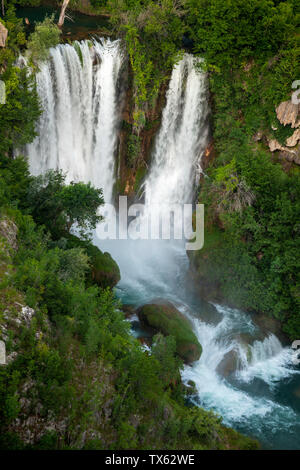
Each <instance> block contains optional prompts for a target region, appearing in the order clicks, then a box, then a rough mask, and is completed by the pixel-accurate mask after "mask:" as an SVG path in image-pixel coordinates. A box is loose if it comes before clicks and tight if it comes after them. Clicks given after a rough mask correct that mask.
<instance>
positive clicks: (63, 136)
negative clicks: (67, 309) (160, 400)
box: [27, 40, 300, 448]
mask: <svg viewBox="0 0 300 470" xmlns="http://www.w3.org/2000/svg"><path fill="white" fill-rule="evenodd" d="M123 63H124V56H123V53H122V48H121V44H120V42H119V41H109V40H107V41H103V40H101V41H100V40H94V41H92V42H90V41H82V42H80V43H79V42H76V43H75V45H74V46H71V45H60V46H58V47H56V48H54V49H51V51H50V59H49V61H47V62H45V63H43V64H42V65H41V67H40V72H39V73H38V74H37V90H38V93H39V96H40V99H41V102H42V106H43V109H44V112H43V114H42V116H41V118H40V121H39V124H38V129H37V131H38V132H39V137H37V138H36V139H35V141H34V142H33V143H32V144H31V145H29V146H28V147H27V153H28V156H29V163H30V170H31V172H32V173H33V174H39V173H43V172H44V171H46V170H47V169H49V168H60V169H62V170H63V171H65V172H66V173H67V176H68V180H69V181H72V180H74V181H79V180H80V181H85V182H88V181H90V182H91V183H92V184H94V185H95V186H97V187H102V188H103V190H104V197H105V200H106V202H110V201H111V200H112V194H113V187H114V183H115V154H116V148H117V142H118V130H119V127H120V116H121V101H122V100H121V92H120V89H121V74H122V65H123ZM198 65H199V62H198V61H197V60H196V59H195V58H194V57H193V56H192V55H190V54H185V55H184V57H183V58H182V60H181V61H180V62H179V63H178V64H177V65H175V67H174V70H173V72H172V76H171V79H170V83H169V88H168V91H167V96H166V106H165V109H164V110H163V114H162V122H161V127H160V130H159V132H158V134H157V136H156V139H155V143H154V148H153V152H152V163H151V167H150V170H149V173H148V176H147V178H146V180H145V182H144V184H143V188H142V192H143V199H144V201H145V213H144V214H143V216H145V215H147V214H148V215H149V213H151V211H153V210H154V211H156V212H158V213H159V214H160V215H162V216H163V215H164V210H165V208H166V207H167V208H168V207H170V206H171V205H172V204H184V203H191V202H193V199H194V196H195V189H196V187H197V184H198V180H199V175H200V174H201V158H202V155H203V152H204V150H205V148H206V145H207V143H208V134H209V125H208V118H209V107H208V86H207V78H206V76H205V74H203V73H201V72H200V71H199V67H198ZM153 207H154V209H153ZM174 223H176V220H175V222H174ZM94 242H95V243H96V244H98V245H99V247H100V248H101V249H102V250H106V251H109V252H110V253H111V254H112V256H113V257H114V258H115V259H116V261H117V262H118V264H119V266H120V270H121V277H122V278H121V281H120V283H119V284H118V286H117V293H118V295H119V297H120V298H121V299H122V300H123V301H124V303H128V304H133V305H136V306H138V305H141V304H144V303H146V302H151V301H152V300H153V299H155V298H158V297H160V298H164V299H166V300H169V301H171V302H173V303H174V304H175V305H176V307H177V308H178V309H179V310H181V311H182V313H184V314H185V315H186V316H187V317H188V318H189V319H190V321H191V322H192V325H193V328H194V331H195V333H196V335H197V337H198V339H199V341H200V343H201V345H202V347H203V353H202V356H201V358H200V360H199V361H197V362H195V363H194V364H192V365H191V366H185V367H184V370H183V372H182V378H183V380H184V381H185V382H186V383H187V382H188V381H189V380H193V381H194V382H195V384H196V388H197V394H196V395H195V396H194V397H192V400H193V402H194V403H195V404H197V405H201V406H204V407H206V408H209V409H213V410H215V411H216V412H218V413H220V414H221V415H222V416H223V419H224V422H225V424H228V425H231V426H233V427H235V428H237V429H239V430H241V431H243V432H245V433H246V434H248V435H252V436H255V437H257V438H258V439H260V440H261V441H262V442H263V444H264V445H265V446H266V447H275V448H300V442H299V435H300V428H299V422H300V419H299V417H300V409H299V407H298V409H297V406H298V405H297V403H298V402H297V401H296V400H297V399H295V400H294V398H293V396H294V395H293V393H294V388H295V387H296V386H298V387H299V390H300V383H299V379H298V371H297V370H296V368H295V367H293V365H292V358H291V351H290V349H289V348H287V347H283V346H282V345H281V343H280V341H279V339H278V338H276V336H274V335H271V334H269V335H266V336H265V337H261V334H260V332H259V331H257V327H256V326H255V325H254V324H253V322H252V319H251V316H250V315H248V314H245V313H243V312H241V311H238V310H235V309H230V308H227V307H225V306H221V305H209V304H206V303H205V302H203V301H201V299H199V298H198V297H197V293H196V292H191V289H190V288H191V286H187V282H186V275H187V273H188V270H189V262H188V258H187V255H186V251H185V245H184V240H99V239H97V237H96V236H95V238H94ZM187 287H189V289H188V288H187ZM195 291H196V289H195ZM213 318H215V319H214V320H212V319H213ZM241 334H244V335H247V338H250V340H249V342H248V344H246V345H245V343H244V341H241ZM228 354H234V355H235V358H236V361H237V367H236V370H234V371H231V373H230V374H227V375H224V374H222V370H221V369H222V368H221V369H220V365H221V364H222V361H223V359H224V358H225V357H226V355H228Z"/></svg>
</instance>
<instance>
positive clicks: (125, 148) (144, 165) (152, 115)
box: [116, 71, 168, 198]
mask: <svg viewBox="0 0 300 470" xmlns="http://www.w3.org/2000/svg"><path fill="white" fill-rule="evenodd" d="M131 81H132V77H131V72H130V71H129V78H128V82H129V83H128V84H127V87H126V90H127V91H126V95H125V103H124V107H123V114H122V119H123V125H122V128H121V130H120V139H119V154H118V182H117V186H118V187H117V188H116V193H122V194H126V195H127V196H129V197H131V198H134V197H135V195H136V194H137V192H138V189H139V187H140V184H141V182H142V181H143V177H144V176H145V175H146V173H147V170H148V167H149V164H150V156H151V149H152V145H153V142H154V138H155V135H156V133H157V131H158V129H159V126H160V121H161V114H162V111H163V108H164V105H165V98H166V90H167V87H168V81H167V80H166V81H165V82H163V83H162V85H161V87H160V90H159V93H158V96H157V99H156V101H155V103H154V104H153V106H148V108H147V110H146V111H145V118H146V123H145V125H144V126H143V127H142V128H141V129H140V132H139V135H138V136H135V135H134V134H132V129H133V127H134V118H133V113H134V103H133V101H134V100H133V92H132V90H133V87H132V83H131ZM132 137H136V140H135V141H133V143H132V141H131V138H132ZM133 147H135V148H134V149H133Z"/></svg>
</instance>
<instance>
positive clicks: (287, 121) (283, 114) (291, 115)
mask: <svg viewBox="0 0 300 470" xmlns="http://www.w3.org/2000/svg"><path fill="white" fill-rule="evenodd" d="M276 114H277V119H278V121H279V122H280V123H281V124H283V125H284V126H286V125H290V126H291V127H292V128H296V127H299V126H300V119H298V114H299V105H298V104H294V103H292V101H283V102H282V103H280V105H279V106H277V108H276Z"/></svg>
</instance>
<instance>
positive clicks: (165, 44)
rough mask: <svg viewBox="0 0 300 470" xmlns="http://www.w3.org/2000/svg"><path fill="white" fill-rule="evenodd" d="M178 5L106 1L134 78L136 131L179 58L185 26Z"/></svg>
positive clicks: (167, 0) (171, 1)
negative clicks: (124, 46)
mask: <svg viewBox="0 0 300 470" xmlns="http://www.w3.org/2000/svg"><path fill="white" fill-rule="evenodd" d="M182 3H183V2H181V1H174V0H162V1H160V2H156V1H152V0H146V1H144V0H143V1H142V0H136V1H131V0H109V2H108V8H109V11H110V14H111V23H112V24H113V26H114V27H115V28H116V29H117V31H118V34H120V33H121V34H123V36H124V38H125V42H126V46H127V51H128V54H129V59H130V64H131V67H132V71H133V77H134V98H135V110H134V113H133V118H134V123H135V128H136V131H137V132H138V130H139V129H140V128H141V127H143V126H144V125H145V123H146V121H145V111H146V109H147V106H149V105H150V107H151V105H153V103H154V102H155V99H156V97H157V94H158V90H159V87H160V85H161V83H162V81H163V80H164V79H165V78H166V73H168V72H169V71H170V70H171V69H172V66H173V65H174V63H175V62H176V60H178V58H179V51H180V47H181V40H182V35H183V33H184V30H185V25H184V23H183V22H182V21H181V16H182V13H183V8H182Z"/></svg>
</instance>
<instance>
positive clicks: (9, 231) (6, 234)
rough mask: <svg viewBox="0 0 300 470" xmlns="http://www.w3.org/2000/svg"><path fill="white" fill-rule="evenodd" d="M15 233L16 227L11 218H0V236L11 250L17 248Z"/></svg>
mask: <svg viewBox="0 0 300 470" xmlns="http://www.w3.org/2000/svg"><path fill="white" fill-rule="evenodd" d="M17 233H18V227H17V226H16V224H15V223H14V222H13V221H12V220H11V219H8V218H7V217H3V218H2V219H0V237H3V238H5V239H6V241H7V243H8V245H9V246H10V248H12V249H13V250H17V249H18V244H17Z"/></svg>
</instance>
